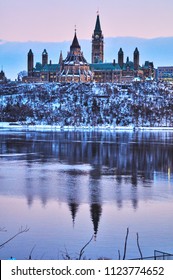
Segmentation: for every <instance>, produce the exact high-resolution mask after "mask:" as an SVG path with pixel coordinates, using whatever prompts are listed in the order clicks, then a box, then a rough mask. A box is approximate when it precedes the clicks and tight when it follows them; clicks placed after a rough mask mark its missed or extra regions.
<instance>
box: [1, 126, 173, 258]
mask: <svg viewBox="0 0 173 280" xmlns="http://www.w3.org/2000/svg"><path fill="white" fill-rule="evenodd" d="M172 172H173V132H171V131H159V132H156V131H153V132H146V131H145V132H142V131H138V132H123V131H120V132H116V131H114V132H111V131H107V132H106V131H103V132H102V131H71V132H69V131H54V132H48V131H17V130H15V129H14V130H5V129H2V130H0V227H1V229H5V230H6V231H4V230H2V231H1V232H0V244H2V243H3V242H4V241H6V240H7V239H8V238H10V237H11V236H13V235H14V234H16V233H17V232H18V230H19V229H20V228H21V227H22V228H25V227H27V228H29V231H28V232H26V233H23V234H21V235H19V236H17V237H16V238H15V239H13V240H12V241H11V242H9V243H7V244H6V245H5V246H4V247H3V248H1V249H0V258H1V259H8V258H9V257H11V256H12V257H15V258H16V259H27V258H28V257H29V255H30V253H31V251H32V249H33V251H32V258H33V259H63V258H66V256H67V255H68V256H70V258H73V259H75V258H78V257H79V253H80V250H81V249H82V247H83V246H85V244H86V243H87V242H88V241H89V240H90V239H91V237H92V236H93V239H92V241H91V242H90V243H89V244H88V246H86V248H85V249H84V254H83V257H84V258H87V259H97V258H102V257H103V258H112V259H118V258H119V255H120V257H121V258H122V257H123V253H124V242H125V237H126V231H127V228H128V229H129V235H128V240H127V252H126V258H127V259H131V258H137V257H140V254H139V250H138V246H137V233H138V236H139V244H140V248H141V251H142V254H143V256H145V257H146V256H152V255H153V251H154V250H160V251H164V252H168V253H173V219H172V213H173V173H172Z"/></svg>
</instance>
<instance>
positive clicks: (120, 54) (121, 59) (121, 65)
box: [118, 48, 124, 68]
mask: <svg viewBox="0 0 173 280" xmlns="http://www.w3.org/2000/svg"><path fill="white" fill-rule="evenodd" d="M118 64H119V66H120V67H121V68H123V64H124V53H123V50H122V48H120V49H119V52H118Z"/></svg>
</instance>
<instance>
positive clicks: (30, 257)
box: [28, 245, 36, 260]
mask: <svg viewBox="0 0 173 280" xmlns="http://www.w3.org/2000/svg"><path fill="white" fill-rule="evenodd" d="M35 246H36V245H34V246H33V247H32V249H31V252H30V254H29V258H28V260H31V259H32V252H33V251H34V249H35Z"/></svg>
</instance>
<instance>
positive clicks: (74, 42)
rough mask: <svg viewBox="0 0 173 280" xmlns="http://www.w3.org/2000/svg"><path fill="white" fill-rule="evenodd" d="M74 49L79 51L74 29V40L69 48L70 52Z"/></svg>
mask: <svg viewBox="0 0 173 280" xmlns="http://www.w3.org/2000/svg"><path fill="white" fill-rule="evenodd" d="M75 49H79V50H80V49H81V47H80V45H79V42H78V39H77V35H76V29H75V34H74V38H73V42H72V44H71V46H70V51H73V50H75Z"/></svg>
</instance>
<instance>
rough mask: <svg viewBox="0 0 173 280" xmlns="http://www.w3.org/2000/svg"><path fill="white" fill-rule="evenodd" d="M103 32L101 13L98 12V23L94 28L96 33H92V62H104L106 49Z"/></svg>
mask: <svg viewBox="0 0 173 280" xmlns="http://www.w3.org/2000/svg"><path fill="white" fill-rule="evenodd" d="M103 39H104V37H103V34H102V30H101V25H100V18H99V14H97V19H96V25H95V29H94V33H93V35H92V57H91V61H92V63H99V62H103V58H104V49H103V45H104V42H103Z"/></svg>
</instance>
